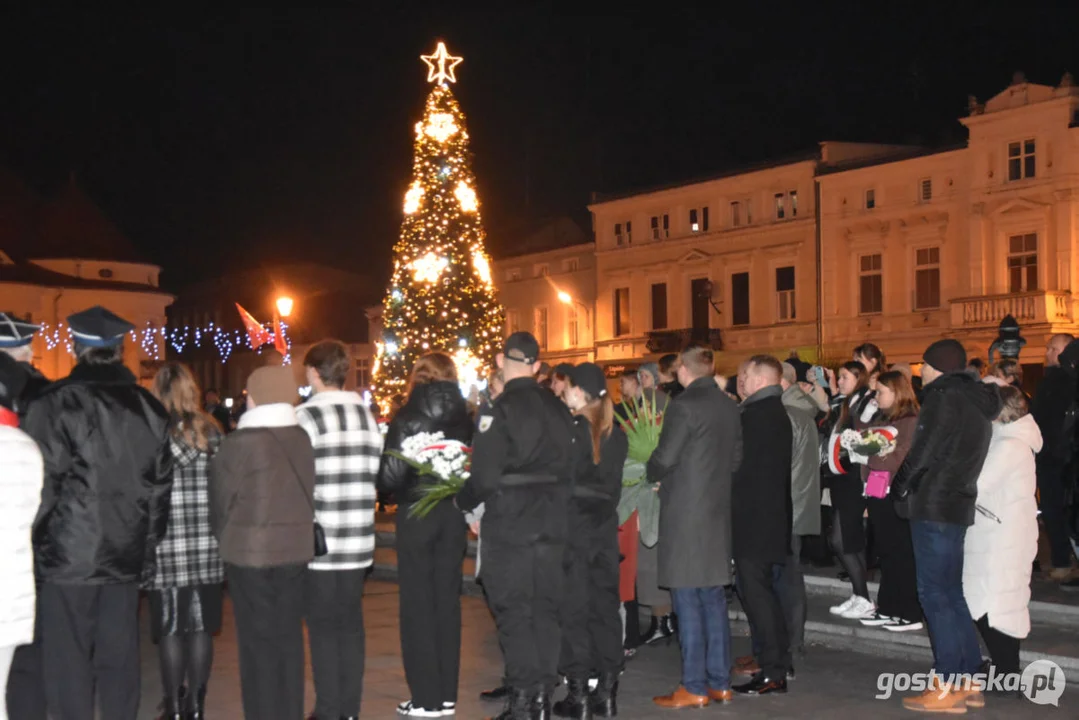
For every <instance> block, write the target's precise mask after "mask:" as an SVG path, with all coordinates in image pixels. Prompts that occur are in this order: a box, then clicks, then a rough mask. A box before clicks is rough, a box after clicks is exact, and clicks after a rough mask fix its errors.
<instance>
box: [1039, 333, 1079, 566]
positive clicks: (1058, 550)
mask: <svg viewBox="0 0 1079 720" xmlns="http://www.w3.org/2000/svg"><path fill="white" fill-rule="evenodd" d="M1072 341H1073V338H1072V336H1071V335H1066V334H1062V335H1054V336H1053V337H1052V338H1050V340H1049V344H1048V345H1047V346H1046V348H1045V376H1044V377H1043V378H1042V381H1041V382H1040V383H1039V384H1038V389H1037V391H1036V392H1035V394H1034V403H1033V405H1032V406H1031V414H1032V415H1033V416H1034V420H1035V422H1037V423H1038V429H1039V430H1041V433H1042V442H1043V443H1044V445H1043V446H1042V451H1041V452H1040V453H1038V455H1037V458H1036V459H1037V468H1038V497H1039V500H1040V503H1039V507H1040V509H1041V511H1042V522H1043V523H1044V524H1045V534H1046V535H1048V536H1049V548H1050V554H1051V557H1050V561H1051V562H1052V564H1053V567H1052V568H1051V569H1050V570H1049V577H1050V579H1052V580H1056V581H1058V582H1060V581H1066V580H1068V578H1069V577H1071V572H1072V559H1073V557H1074V553H1073V552H1072V546H1071V542H1070V540H1069V537H1068V512H1067V503H1068V495H1069V490H1070V489H1071V485H1072V483H1074V482H1075V480H1074V477H1075V468H1074V465H1073V460H1074V454H1075V427H1074V421H1073V422H1072V424H1071V426H1070V427H1069V426H1068V422H1067V416H1068V411H1069V409H1070V408H1071V407H1072V405H1073V404H1074V403H1075V401H1076V391H1077V389H1079V388H1077V369H1076V360H1077V359H1079V358H1077V357H1075V356H1076V355H1079V353H1077V352H1076V351H1077V350H1079V347H1077V346H1079V343H1074V344H1073V343H1072Z"/></svg>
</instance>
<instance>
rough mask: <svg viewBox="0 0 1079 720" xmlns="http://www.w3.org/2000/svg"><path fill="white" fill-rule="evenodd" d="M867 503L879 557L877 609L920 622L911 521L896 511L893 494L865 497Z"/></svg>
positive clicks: (896, 616) (890, 614)
mask: <svg viewBox="0 0 1079 720" xmlns="http://www.w3.org/2000/svg"><path fill="white" fill-rule="evenodd" d="M866 505H867V507H868V508H869V519H870V520H871V521H872V523H873V527H874V532H875V533H876V544H877V553H878V555H879V556H880V589H879V590H878V591H877V610H878V611H879V612H880V614H881V615H887V616H888V617H894V618H902V619H903V620H910V621H911V622H919V621H921V619H922V606H921V603H919V602H918V575H917V572H916V570H915V567H914V543H913V541H912V540H911V537H910V523H909V522H908V521H906V520H904V519H903V518H901V517H899V516H898V515H897V514H896V512H895V503H894V502H893V500H892V497H891V496H890V495H889V496H887V497H883V498H872V497H871V498H866Z"/></svg>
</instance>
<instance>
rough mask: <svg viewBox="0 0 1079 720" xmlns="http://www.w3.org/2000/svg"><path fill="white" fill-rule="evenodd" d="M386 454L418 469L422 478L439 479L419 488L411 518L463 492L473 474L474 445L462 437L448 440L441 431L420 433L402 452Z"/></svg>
mask: <svg viewBox="0 0 1079 720" xmlns="http://www.w3.org/2000/svg"><path fill="white" fill-rule="evenodd" d="M386 453H387V454H388V455H392V456H393V457H396V458H400V459H401V460H404V461H405V462H407V463H408V464H409V465H411V466H412V467H414V468H416V470H417V471H418V472H419V474H420V477H421V478H423V477H428V476H430V477H434V478H436V480H435V481H434V482H429V483H421V484H420V485H419V487H417V488H416V494H417V495H418V496H419V498H418V499H417V500H416V501H415V502H413V503H412V507H411V509H410V510H409V511H408V515H409V517H417V518H422V517H425V516H426V515H427V514H428V513H429V512H431V510H433V509H434V507H435V505H438V504H439V503H440V502H442V501H443V500H445V499H446V498H451V497H453V496H454V495H456V494H457V493H458V492H460V490H461V488H462V487H463V486H464V484H465V481H466V480H468V478H469V475H471V469H472V448H470V447H468V446H467V445H465V444H464V443H463V442H461V441H459V440H447V439H445V436H444V435H443V434H442V433H441V432H434V433H418V434H416V435H413V436H411V437H408V438H405V440H404V441H403V442H402V443H401V450H400V451H397V450H387V451H386Z"/></svg>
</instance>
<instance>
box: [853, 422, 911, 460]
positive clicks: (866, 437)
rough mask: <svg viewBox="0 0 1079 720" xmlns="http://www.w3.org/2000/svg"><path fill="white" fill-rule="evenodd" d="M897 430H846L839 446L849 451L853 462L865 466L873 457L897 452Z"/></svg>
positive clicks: (889, 428)
mask: <svg viewBox="0 0 1079 720" xmlns="http://www.w3.org/2000/svg"><path fill="white" fill-rule="evenodd" d="M897 434H898V433H897V432H896V430H895V428H891V427H883V428H872V429H869V430H844V431H843V433H842V434H841V435H840V436H839V444H840V446H841V447H842V449H843V450H846V451H847V454H848V456H849V457H850V460H851V462H854V463H858V464H860V465H865V464H867V463H868V462H869V458H871V457H877V456H879V457H884V456H885V455H889V454H891V453H892V452H893V451H894V450H895V438H896V435H897Z"/></svg>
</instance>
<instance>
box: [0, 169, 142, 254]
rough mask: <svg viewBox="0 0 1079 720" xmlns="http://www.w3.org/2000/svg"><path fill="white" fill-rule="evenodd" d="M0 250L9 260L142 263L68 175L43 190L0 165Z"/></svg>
mask: <svg viewBox="0 0 1079 720" xmlns="http://www.w3.org/2000/svg"><path fill="white" fill-rule="evenodd" d="M0 251H3V252H4V253H5V254H6V255H8V256H9V257H10V258H11V259H12V260H15V261H20V260H23V261H25V260H37V259H59V258H63V259H70V260H111V261H113V262H129V263H147V262H148V261H147V259H146V258H145V256H144V255H143V254H142V253H141V252H139V251H138V250H137V249H136V247H135V246H134V244H132V243H131V241H130V240H129V239H128V238H127V237H126V236H125V235H124V234H123V233H122V232H120V230H119V229H118V228H117V227H116V225H114V224H113V222H112V221H111V220H109V218H108V217H106V216H105V214H104V213H103V212H102V211H101V209H100V208H99V207H98V206H97V205H96V204H95V203H94V201H93V200H92V199H91V198H90V197H89V196H88V195H87V194H86V192H85V191H84V190H83V188H82V187H81V186H80V185H79V183H78V181H77V180H76V178H75V176H74V175H72V176H71V177H70V178H69V179H68V181H67V182H66V183H65V184H64V186H63V187H62V188H60V190H59V191H58V192H56V193H54V194H51V195H48V196H43V195H41V194H39V193H37V192H35V191H34V190H32V189H31V188H29V187H28V186H27V185H26V183H24V182H23V181H22V180H21V179H20V178H19V177H18V176H16V175H14V174H13V173H11V172H10V171H8V170H5V169H2V168H0Z"/></svg>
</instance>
